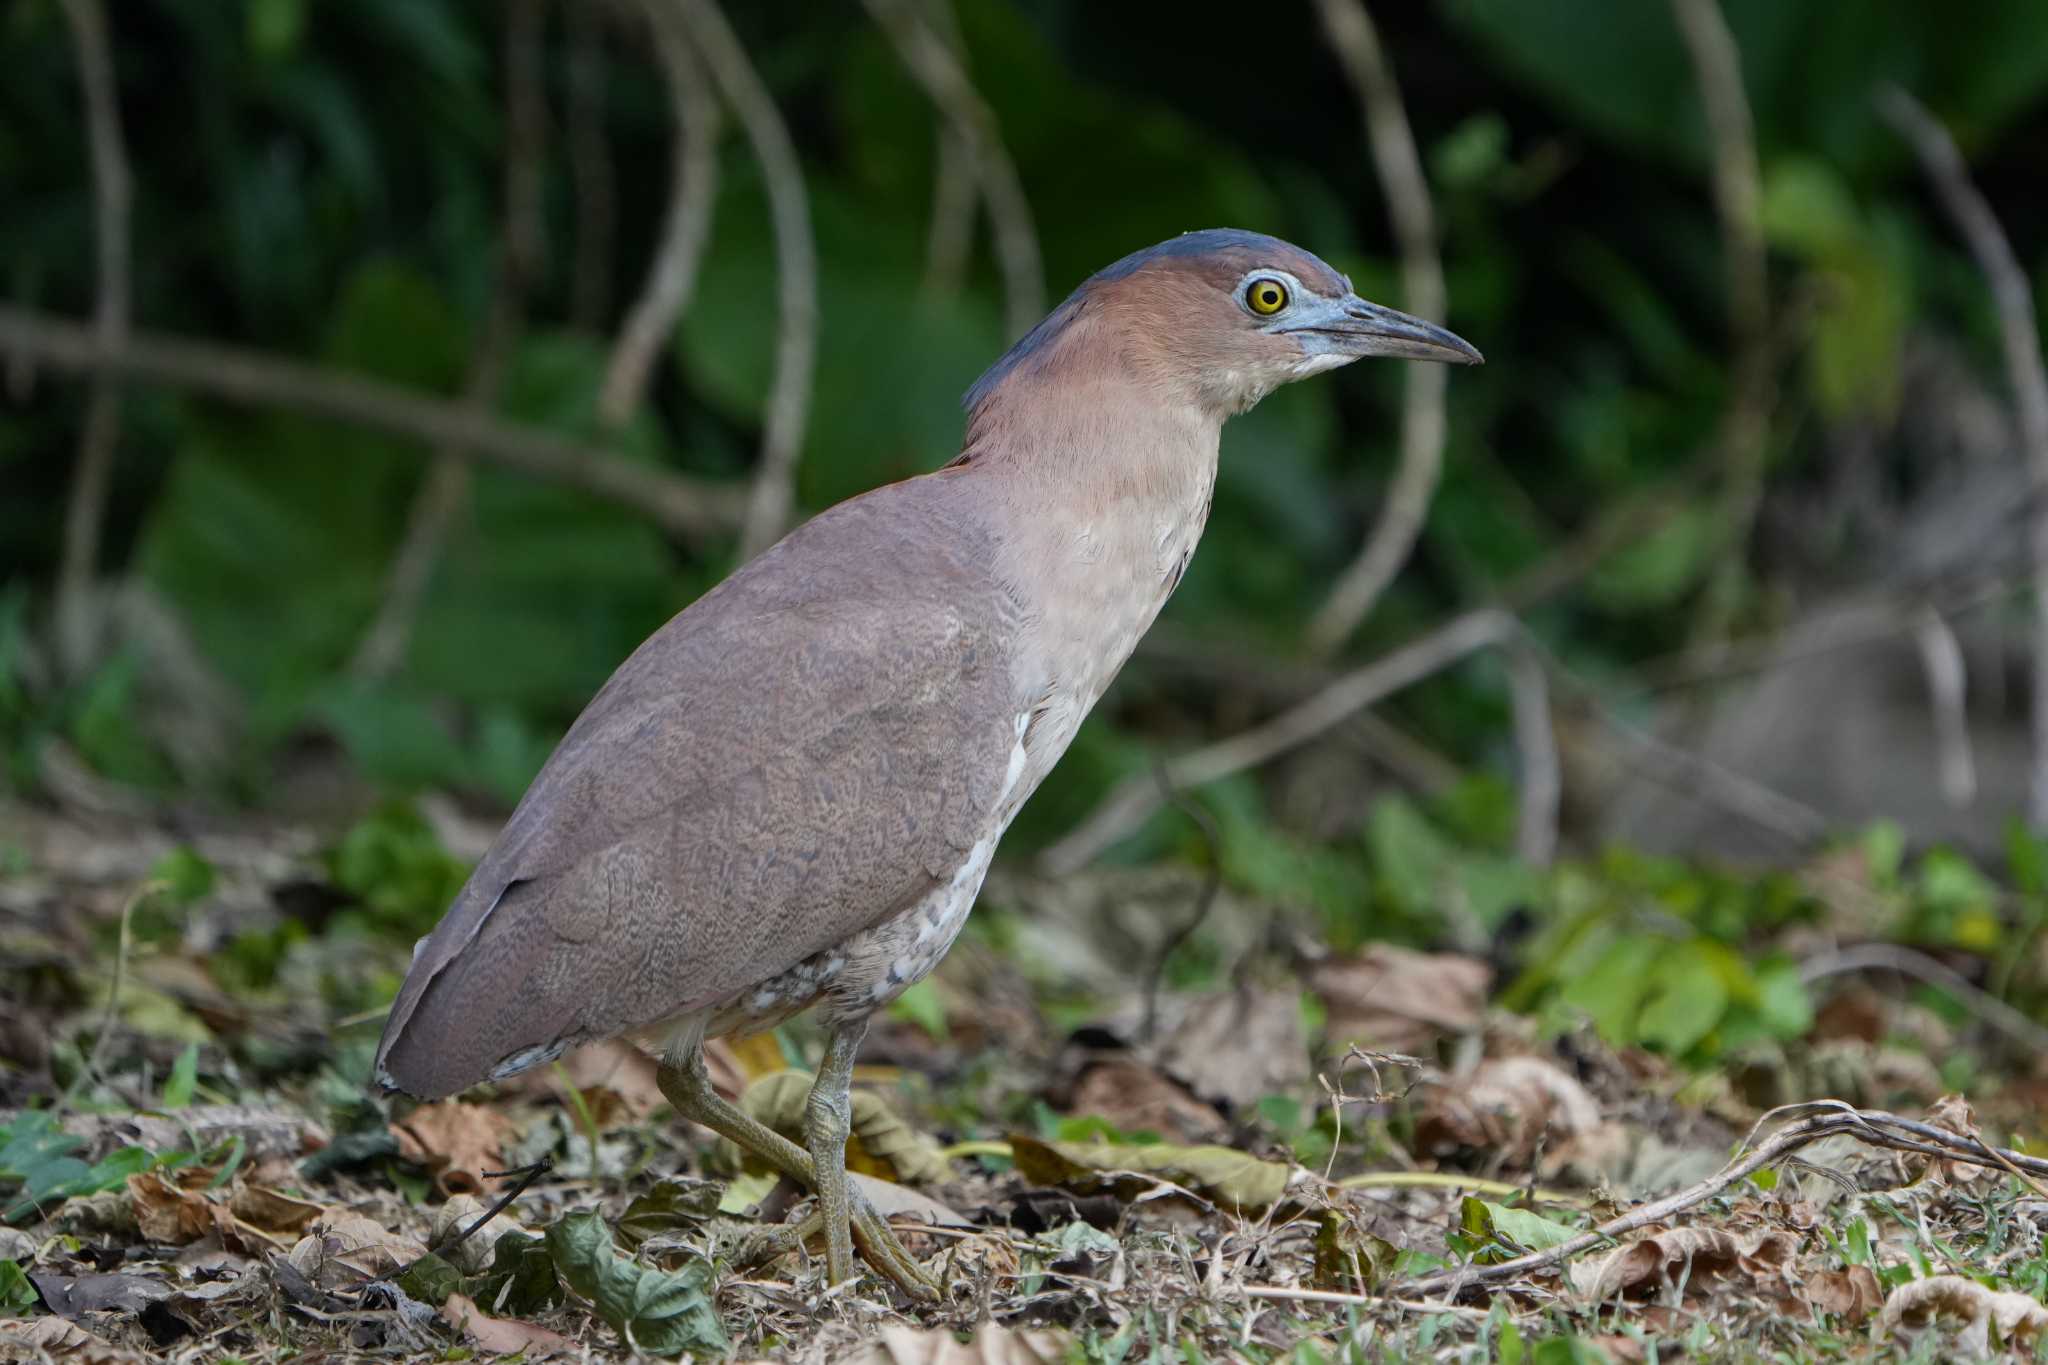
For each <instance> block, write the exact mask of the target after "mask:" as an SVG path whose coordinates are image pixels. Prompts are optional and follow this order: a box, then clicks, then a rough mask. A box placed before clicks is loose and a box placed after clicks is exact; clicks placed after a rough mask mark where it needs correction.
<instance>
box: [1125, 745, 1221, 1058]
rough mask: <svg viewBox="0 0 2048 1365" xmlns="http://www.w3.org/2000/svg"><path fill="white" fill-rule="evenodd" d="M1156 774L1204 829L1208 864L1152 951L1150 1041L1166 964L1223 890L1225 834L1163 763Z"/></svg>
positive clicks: (1141, 1034)
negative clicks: (1181, 915) (1184, 909)
mask: <svg viewBox="0 0 2048 1365" xmlns="http://www.w3.org/2000/svg"><path fill="white" fill-rule="evenodd" d="M1153 777H1154V779H1155V780H1156V781H1157V782H1158V783H1159V788H1160V791H1161V793H1162V794H1163V795H1164V797H1165V799H1166V800H1167V801H1168V802H1170V803H1171V804H1172V806H1173V808H1174V809H1175V810H1177V811H1179V812H1180V813H1181V814H1183V815H1185V816H1187V817H1188V819H1189V820H1191V821H1193V822H1194V826H1195V828H1196V829H1198V830H1200V831H1201V834H1202V841H1203V842H1204V843H1205V844H1207V845H1208V849H1209V867H1208V870H1207V872H1206V873H1205V874H1204V875H1203V878H1202V889H1201V890H1200V891H1199V892H1197V893H1196V895H1195V908H1194V909H1193V910H1192V911H1190V912H1189V914H1188V916H1187V918H1186V919H1184V920H1182V921H1181V922H1180V923H1179V924H1177V925H1175V926H1174V928H1173V932H1172V933H1170V934H1168V935H1167V936H1166V937H1165V938H1164V939H1163V940H1161V942H1160V944H1159V951H1158V952H1157V953H1156V954H1154V955H1153V958H1152V970H1151V971H1150V972H1149V973H1147V975H1146V978H1145V1017H1144V1020H1143V1022H1141V1023H1140V1024H1139V1025H1138V1041H1139V1042H1141V1043H1149V1042H1151V1041H1152V1037H1153V1035H1154V1034H1155V1033H1157V1032H1158V1030H1159V996H1160V993H1161V991H1163V990H1164V989H1165V986H1166V964H1167V963H1168V962H1170V961H1171V960H1172V959H1173V955H1174V954H1175V953H1176V952H1178V951H1180V946H1181V945H1182V944H1183V943H1186V942H1187V941H1188V939H1189V937H1190V936H1192V935H1193V934H1194V932H1195V930H1197V929H1199V928H1201V927H1202V921H1204V920H1206V919H1208V918H1209V911H1210V910H1212V909H1213V908H1215V905H1216V896H1217V893H1219V892H1220V891H1222V890H1223V835H1222V832H1221V831H1220V830H1218V829H1217V828H1216V817H1215V816H1213V815H1211V814H1209V812H1208V811H1207V810H1205V809H1203V807H1202V805H1201V803H1200V802H1198V801H1193V800H1190V799H1189V798H1188V797H1187V796H1186V795H1184V794H1183V793H1180V792H1176V791H1174V790H1173V788H1172V786H1171V785H1170V783H1169V781H1168V778H1167V776H1166V770H1165V768H1164V767H1163V766H1161V767H1160V768H1158V769H1156V770H1155V771H1154V773H1153Z"/></svg>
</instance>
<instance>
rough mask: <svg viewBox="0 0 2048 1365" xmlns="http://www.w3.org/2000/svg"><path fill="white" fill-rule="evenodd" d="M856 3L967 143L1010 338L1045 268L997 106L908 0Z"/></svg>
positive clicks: (1036, 299) (1041, 298)
mask: <svg viewBox="0 0 2048 1365" xmlns="http://www.w3.org/2000/svg"><path fill="white" fill-rule="evenodd" d="M862 3H863V4H865V5H866V6H867V9H868V13H869V14H871V15H873V16H874V19H875V22H876V24H878V25H880V26H881V29H882V31H883V32H884V33H886V34H888V35H889V40H890V41H891V42H893V43H894V44H895V45H896V51H897V54H898V55H899V56H901V57H902V59H903V64H904V65H905V66H906V67H908V68H909V69H910V74H911V75H912V76H914V77H916V78H917V81H918V83H919V84H920V85H922V86H923V87H924V89H925V93H926V94H928V95H930V96H931V98H932V103H933V104H936V105H937V106H938V107H939V112H940V114H942V115H944V117H945V119H946V122H947V124H948V125H950V126H951V127H952V128H953V129H954V131H955V132H956V133H958V134H959V136H960V138H961V139H962V140H963V141H964V142H966V144H967V145H968V146H969V147H970V148H972V149H973V153H972V154H973V160H974V168H975V170H976V171H977V172H978V173H979V175H980V178H981V190H982V195H983V197H984V199H985V200H986V201H987V203H988V217H989V226H990V229H991V230H992V232H993V233H994V236H995V247H996V259H997V261H998V262H1000V263H1001V265H1002V270H1003V298H1004V305H1005V307H1004V312H1005V315H1006V318H1007V323H1008V328H1009V333H1010V335H1011V336H1012V337H1019V336H1022V335H1023V334H1024V333H1025V332H1026V331H1028V330H1030V328H1031V326H1032V324H1033V323H1035V322H1037V321H1038V315H1039V314H1040V313H1041V312H1043V311H1044V308H1045V267H1044V265H1043V264H1042V263H1041V261H1040V258H1039V253H1038V232H1037V229H1036V228H1034V227H1033V226H1032V221H1031V203H1030V201H1029V200H1028V199H1026V198H1025V197H1024V185H1023V182H1022V181H1020V180H1018V178H1017V165H1016V163H1015V162H1014V161H1012V160H1011V159H1010V153H1009V151H1008V149H1007V148H1005V147H1004V146H1003V139H1002V135H1001V132H1000V130H999V129H998V127H997V124H996V116H995V111H994V110H993V109H991V108H989V105H988V101H986V100H984V99H983V98H982V97H981V92H980V91H979V90H976V89H975V88H974V82H973V81H972V80H970V79H969V78H968V75H967V68H966V66H965V65H964V64H963V62H962V61H961V59H960V57H959V56H958V55H957V54H956V52H955V51H954V49H953V48H952V47H950V46H949V45H948V44H947V43H946V41H945V40H944V39H942V38H941V37H940V36H939V35H938V34H937V33H936V32H934V31H933V29H932V26H931V25H930V24H929V23H927V22H926V21H925V18H924V16H923V15H922V14H920V13H919V12H918V8H917V6H916V5H915V3H913V0H862Z"/></svg>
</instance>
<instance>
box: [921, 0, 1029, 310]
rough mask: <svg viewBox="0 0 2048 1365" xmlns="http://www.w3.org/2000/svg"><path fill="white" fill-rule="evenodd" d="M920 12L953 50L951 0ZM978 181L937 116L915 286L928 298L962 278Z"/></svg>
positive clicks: (969, 146)
mask: <svg viewBox="0 0 2048 1365" xmlns="http://www.w3.org/2000/svg"><path fill="white" fill-rule="evenodd" d="M925 13H926V15H927V17H928V18H929V20H930V22H931V26H932V31H933V32H934V33H936V34H937V35H938V37H939V40H940V41H941V42H943V43H944V44H945V45H946V49H947V50H948V51H949V52H953V53H955V54H957V53H959V51H960V49H961V43H960V25H959V22H958V20H957V19H956V17H955V16H954V14H953V0H925ZM980 183H981V167H980V165H979V164H978V163H977V161H976V158H975V155H974V144H973V143H972V142H970V141H969V140H968V139H967V137H966V135H965V134H963V133H962V132H961V131H960V129H959V127H958V126H957V125H956V124H955V123H954V122H953V121H952V120H951V119H945V118H942V119H940V120H939V128H938V147H937V150H936V152H935V155H934V161H933V167H932V222H931V229H930V231H929V232H928V233H927V234H926V237H925V248H924V282H923V285H922V286H921V287H922V289H923V291H924V293H925V294H926V295H927V296H928V297H930V296H941V297H942V296H945V295H950V294H952V293H955V292H956V291H958V290H959V288H960V282H961V280H963V279H964V278H966V275H967V256H968V252H969V250H970V249H971V248H972V247H973V245H974V210H975V207H976V205H978V204H979V203H980V198H979V196H978V194H977V193H976V187H977V186H978V185H979V184H980ZM1013 321H1014V319H1013Z"/></svg>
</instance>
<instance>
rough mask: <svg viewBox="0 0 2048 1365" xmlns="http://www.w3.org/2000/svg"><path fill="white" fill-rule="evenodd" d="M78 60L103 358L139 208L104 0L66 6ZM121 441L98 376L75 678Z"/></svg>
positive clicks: (70, 622)
mask: <svg viewBox="0 0 2048 1365" xmlns="http://www.w3.org/2000/svg"><path fill="white" fill-rule="evenodd" d="M63 3H64V17H65V19H66V20H67V21H68V22H69V25H70V28H71V39H72V45H73V47H74V48H75V49H76V52H77V58H78V84H79V89H80V92H81V95H82V100H81V102H82V104H83V105H84V111H85V129H86V143H87V146H88V148H89V149H90V156H91V162H92V184H93V238H94V243H95V246H96V249H97V253H98V259H97V265H96V267H95V268H96V270H97V275H98V278H97V281H96V283H95V286H94V288H95V291H96V296H95V302H94V307H93V334H94V339H95V342H96V344H97V345H98V347H99V348H100V350H101V351H102V352H103V353H106V354H112V353H114V352H116V351H119V350H120V349H121V346H122V343H123V342H124V341H125V340H126V338H127V335H128V312H129V297H128V295H129V287H128V275H129V241H128V233H129V204H130V196H131V193H132V183H131V180H130V176H129V170H128V152H127V147H126V144H125V142H124V140H123V138H122V135H121V107H120V102H119V100H118V98H117V90H118V87H117V85H116V83H115V78H114V57H113V50H112V44H111V43H110V42H109V40H108V36H107V14H106V10H105V9H104V8H103V7H102V6H101V3H100V0H63ZM120 439H121V388H120V385H119V383H118V382H117V378H116V376H115V375H113V374H111V373H108V372H105V371H102V372H101V373H100V374H98V375H97V376H95V378H94V380H93V386H92V397H91V399H90V400H89V401H88V404H87V407H86V413H85V428H84V430H83V431H82V432H81V433H80V435H79V439H78V462H77V464H76V465H74V466H73V468H72V475H71V494H70V499H69V501H68V503H67V504H66V506H65V510H64V551H63V559H62V561H61V562H60V564H59V566H58V571H57V601H56V617H57V658H58V664H59V666H60V667H61V668H62V669H63V670H64V672H66V673H67V674H71V675H74V676H75V675H78V674H81V673H83V672H84V671H85V670H86V668H87V667H88V666H89V665H90V663H91V660H92V654H93V645H94V638H95V636H96V635H97V633H98V632H97V630H96V625H95V622H96V617H95V611H94V607H93V597H92V582H93V577H94V575H95V573H96V572H97V570H98V567H99V553H100V529H101V524H102V522H103V521H104V519H105V516H106V505H107V490H108V487H109V486H110V485H111V483H112V482H113V472H114V452H115V448H116V447H117V446H118V444H119V443H120Z"/></svg>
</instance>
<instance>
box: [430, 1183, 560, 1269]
mask: <svg viewBox="0 0 2048 1365" xmlns="http://www.w3.org/2000/svg"><path fill="white" fill-rule="evenodd" d="M490 1207H491V1206H490V1205H489V1204H486V1203H485V1202H484V1201H483V1200H481V1199H479V1198H477V1196H475V1195H473V1194H456V1195H450V1196H449V1197H448V1202H447V1203H445V1204H443V1205H441V1207H440V1208H438V1209H436V1210H435V1211H434V1223H433V1228H432V1231H431V1232H430V1234H429V1236H428V1239H427V1240H428V1242H429V1243H430V1244H432V1245H434V1246H446V1247H447V1249H446V1250H444V1251H443V1252H442V1253H441V1254H442V1256H444V1257H445V1258H447V1260H448V1261H449V1262H451V1263H452V1264H453V1265H454V1266H455V1268H456V1269H457V1270H461V1271H465V1272H467V1273H469V1274H476V1273H477V1272H479V1271H481V1270H482V1269H483V1268H484V1267H485V1266H487V1265H489V1264H490V1263H491V1257H492V1256H493V1255H495V1254H496V1252H497V1247H498V1239H499V1238H501V1237H503V1236H504V1235H505V1234H506V1233H508V1232H520V1233H525V1234H526V1235H527V1236H529V1237H530V1236H533V1235H534V1234H533V1233H532V1232H530V1231H529V1230H528V1229H527V1228H526V1227H525V1226H523V1225H522V1224H521V1223H520V1222H519V1220H518V1219H516V1218H514V1217H512V1215H511V1214H509V1213H499V1214H497V1215H495V1216H494V1217H493V1218H492V1219H491V1220H490V1221H489V1222H487V1223H485V1224H484V1225H483V1226H481V1227H479V1228H478V1229H477V1230H476V1231H475V1232H472V1233H470V1234H469V1235H468V1236H466V1237H462V1238H461V1240H460V1241H459V1242H454V1245H452V1246H448V1245H447V1244H448V1243H450V1242H452V1241H454V1239H455V1238H456V1237H457V1236H459V1235H460V1234H461V1231H462V1229H464V1228H466V1227H468V1226H469V1225H470V1224H472V1223H474V1222H476V1220H477V1219H479V1218H481V1217H483V1216H484V1214H485V1213H486V1212H488V1211H489V1209H490Z"/></svg>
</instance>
